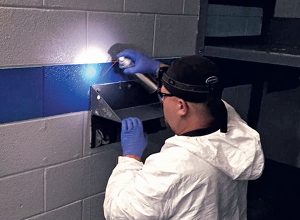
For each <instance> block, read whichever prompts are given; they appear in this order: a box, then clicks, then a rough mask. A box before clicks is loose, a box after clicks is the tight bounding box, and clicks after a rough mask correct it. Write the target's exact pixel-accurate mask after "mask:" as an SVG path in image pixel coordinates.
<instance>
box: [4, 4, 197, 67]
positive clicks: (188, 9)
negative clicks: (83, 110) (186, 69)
mask: <svg viewBox="0 0 300 220" xmlns="http://www.w3.org/2000/svg"><path fill="white" fill-rule="evenodd" d="M198 9H199V1H195V0H163V1H159V0H155V1H146V0H143V1H141V0H127V1H124V0H113V1H111V0H89V1H85V0H76V1H75V0H64V1H58V0H44V1H42V0H40V1H39V0H31V1H17V0H15V1H0V16H1V23H0V27H1V33H2V34H1V36H0V49H1V53H2V56H1V57H0V66H4V67H5V66H20V65H26V66H28V65H44V64H70V63H77V62H78V61H76V56H77V55H78V54H80V53H81V52H82V51H83V50H85V49H87V48H89V47H96V48H97V49H98V50H99V51H102V53H103V54H102V56H103V57H104V59H103V60H100V61H101V62H104V61H107V60H108V59H109V55H108V51H109V49H110V47H111V46H112V45H114V44H116V43H119V44H120V43H121V44H130V45H133V46H135V47H137V48H139V49H141V50H143V51H144V52H146V53H147V54H148V55H151V56H154V57H158V56H159V57H170V56H182V55H190V54H194V53H195V44H196V35H197V21H198V11H199V10H198ZM175 21H176V22H175ZM183 30H184V31H183ZM166 42H167V43H166ZM179 42H180V43H179ZM99 57H100V55H99Z"/></svg>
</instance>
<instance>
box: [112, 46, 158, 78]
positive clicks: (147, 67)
mask: <svg viewBox="0 0 300 220" xmlns="http://www.w3.org/2000/svg"><path fill="white" fill-rule="evenodd" d="M120 57H126V58H129V59H131V60H132V62H133V63H134V65H133V66H132V67H129V68H126V69H124V71H123V72H124V73H125V74H136V73H148V74H151V75H153V76H156V75H157V73H158V71H159V66H160V62H159V61H157V60H154V59H152V58H150V57H148V56H147V55H145V54H143V53H141V52H139V51H136V50H133V49H125V50H123V51H121V52H120V53H118V54H117V58H120Z"/></svg>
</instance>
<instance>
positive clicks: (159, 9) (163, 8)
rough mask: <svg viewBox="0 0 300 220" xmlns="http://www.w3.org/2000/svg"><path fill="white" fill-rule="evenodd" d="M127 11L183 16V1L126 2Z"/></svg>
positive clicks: (143, 0)
mask: <svg viewBox="0 0 300 220" xmlns="http://www.w3.org/2000/svg"><path fill="white" fill-rule="evenodd" d="M125 11H126V12H147V13H163V14H182V11H183V0H163V1H162V0H151V1H149V0H126V1H125Z"/></svg>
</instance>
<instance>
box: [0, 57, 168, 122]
mask: <svg viewBox="0 0 300 220" xmlns="http://www.w3.org/2000/svg"><path fill="white" fill-rule="evenodd" d="M170 62H171V59H169V60H168V59H165V60H164V63H170ZM127 80H128V78H127V77H126V76H125V75H124V74H121V73H120V71H119V70H118V68H117V67H115V66H112V63H101V64H81V65H57V66H42V67H28V68H11V69H0V123H8V122H14V121H21V120H27V119H33V118H40V117H46V116H52V115H57V114H64V113H69V112H78V111H86V110H89V102H90V97H89V96H90V95H89V92H90V86H91V85H94V84H103V83H112V82H119V81H127Z"/></svg>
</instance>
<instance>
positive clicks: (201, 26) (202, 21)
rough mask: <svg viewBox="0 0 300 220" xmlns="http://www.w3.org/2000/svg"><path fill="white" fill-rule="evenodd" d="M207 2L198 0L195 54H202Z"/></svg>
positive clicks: (206, 0)
mask: <svg viewBox="0 0 300 220" xmlns="http://www.w3.org/2000/svg"><path fill="white" fill-rule="evenodd" d="M207 11H208V0H200V9H199V20H198V35H197V41H196V54H200V55H203V54H204V46H205V45H204V44H205V33H206V21H207Z"/></svg>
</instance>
